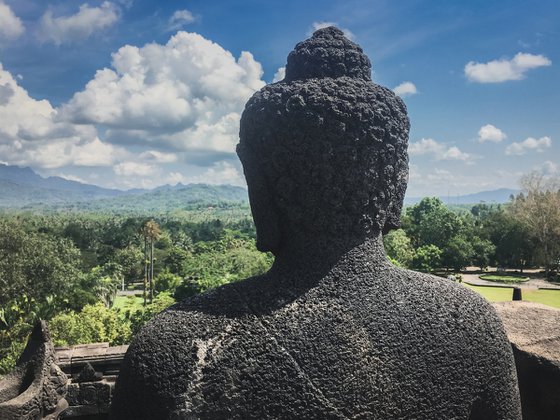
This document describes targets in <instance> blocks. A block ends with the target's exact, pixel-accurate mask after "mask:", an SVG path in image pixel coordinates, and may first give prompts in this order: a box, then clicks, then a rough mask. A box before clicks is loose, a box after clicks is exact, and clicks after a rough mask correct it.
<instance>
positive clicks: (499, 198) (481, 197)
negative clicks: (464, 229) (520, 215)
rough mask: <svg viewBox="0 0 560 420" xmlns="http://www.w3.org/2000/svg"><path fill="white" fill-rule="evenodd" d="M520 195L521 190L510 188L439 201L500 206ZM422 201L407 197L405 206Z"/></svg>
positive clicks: (447, 197) (418, 198)
mask: <svg viewBox="0 0 560 420" xmlns="http://www.w3.org/2000/svg"><path fill="white" fill-rule="evenodd" d="M518 193H519V190H512V189H510V188H499V189H497V190H492V191H481V192H477V193H474V194H466V195H446V196H443V195H441V196H439V199H440V200H441V201H443V202H444V203H445V204H447V205H460V204H478V203H487V204H500V203H508V202H509V201H510V197H511V196H512V195H516V194H518ZM420 200H422V197H405V199H404V204H405V205H407V206H411V205H414V204H416V203H418V202H419V201H420Z"/></svg>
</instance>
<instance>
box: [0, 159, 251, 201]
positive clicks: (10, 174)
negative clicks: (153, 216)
mask: <svg viewBox="0 0 560 420" xmlns="http://www.w3.org/2000/svg"><path fill="white" fill-rule="evenodd" d="M247 201H248V197H247V190H246V189H244V188H241V187H235V186H232V185H206V184H189V185H183V184H180V183H179V184H177V185H174V186H171V185H164V186H161V187H157V188H154V189H152V190H145V189H133V190H127V191H121V190H115V189H109V188H102V187H98V186H95V185H89V184H83V183H81V182H77V181H70V180H67V179H64V178H60V177H48V178H43V177H41V176H40V175H38V174H37V173H35V172H34V171H33V170H32V169H31V168H20V167H18V166H9V165H3V164H0V208H4V209H41V208H50V209H54V210H56V209H80V210H91V211H101V210H118V211H121V210H131V211H134V210H154V211H167V210H173V209H181V208H186V207H193V206H200V205H206V206H212V205H217V204H220V203H247Z"/></svg>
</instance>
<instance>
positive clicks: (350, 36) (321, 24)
mask: <svg viewBox="0 0 560 420" xmlns="http://www.w3.org/2000/svg"><path fill="white" fill-rule="evenodd" d="M329 26H336V27H337V28H338V29H340V30H341V31H342V32H344V36H345V37H346V38H348V39H354V34H353V33H352V32H351V31H350V30H349V29H346V28H340V27H339V26H338V23H336V22H325V21H319V22H313V23H312V24H311V28H312V29H311V31H309V32H308V33H307V35H309V36H311V35H312V34H313V32H315V31H316V30H318V29H323V28H328V27H329Z"/></svg>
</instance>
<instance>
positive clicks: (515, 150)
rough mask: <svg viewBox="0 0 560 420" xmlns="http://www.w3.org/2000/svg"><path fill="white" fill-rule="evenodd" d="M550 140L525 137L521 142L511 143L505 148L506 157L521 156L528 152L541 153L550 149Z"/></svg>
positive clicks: (547, 138)
mask: <svg viewBox="0 0 560 420" xmlns="http://www.w3.org/2000/svg"><path fill="white" fill-rule="evenodd" d="M551 144H552V140H551V139H550V137H548V136H544V137H541V138H539V139H536V138H534V137H527V138H526V139H525V140H523V141H522V142H513V143H511V144H510V145H509V146H508V147H506V155H516V156H521V155H524V154H526V153H527V152H529V151H536V152H543V151H544V149H546V148H548V147H550V145H551Z"/></svg>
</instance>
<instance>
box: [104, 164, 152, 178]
mask: <svg viewBox="0 0 560 420" xmlns="http://www.w3.org/2000/svg"><path fill="white" fill-rule="evenodd" d="M113 171H114V172H115V174H117V175H121V176H150V175H154V174H155V173H156V172H157V171H158V167H157V166H156V165H151V164H148V163H141V162H121V163H118V164H116V165H115V166H113Z"/></svg>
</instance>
